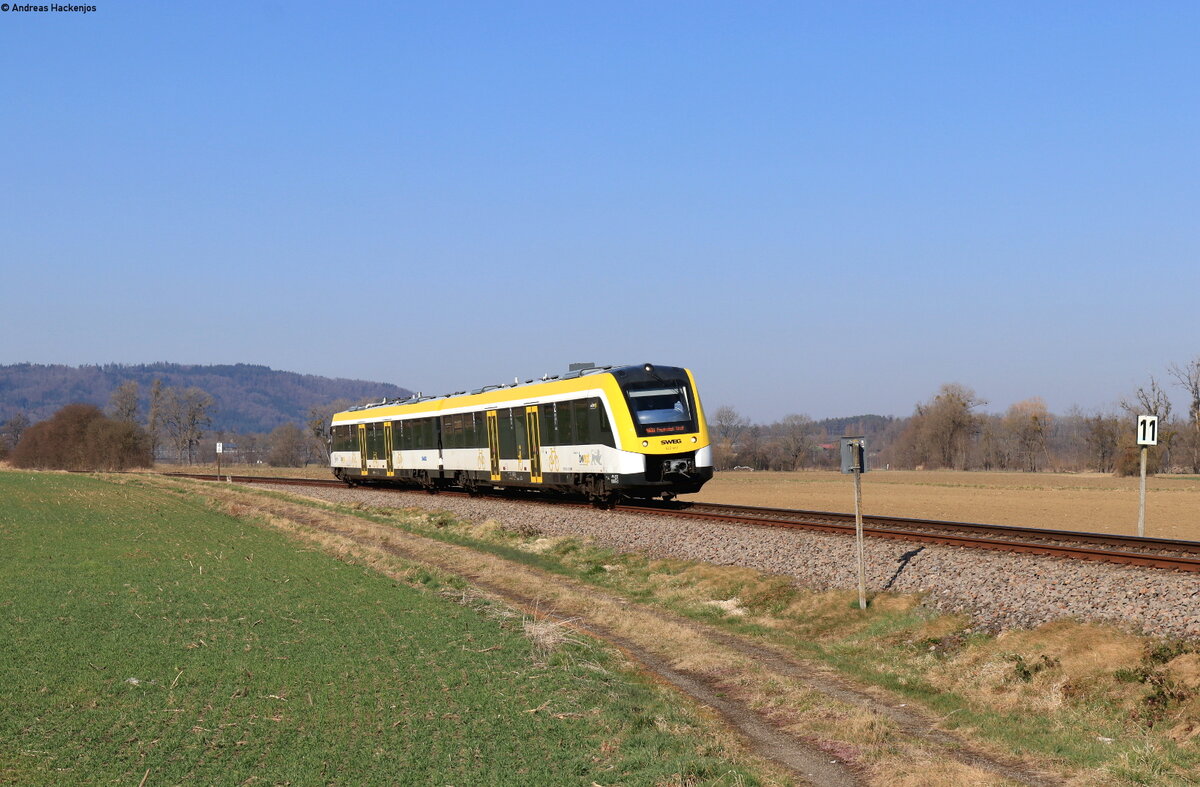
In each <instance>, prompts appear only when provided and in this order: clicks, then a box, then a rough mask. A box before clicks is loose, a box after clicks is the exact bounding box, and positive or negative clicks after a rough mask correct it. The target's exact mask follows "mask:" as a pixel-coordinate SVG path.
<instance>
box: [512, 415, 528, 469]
mask: <svg viewBox="0 0 1200 787" xmlns="http://www.w3.org/2000/svg"><path fill="white" fill-rule="evenodd" d="M512 422H513V439H514V440H515V442H516V445H517V458H518V459H528V458H529V435H528V434H526V433H525V408H524V407H514V408H513V410H512Z"/></svg>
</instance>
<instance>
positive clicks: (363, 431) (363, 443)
mask: <svg viewBox="0 0 1200 787" xmlns="http://www.w3.org/2000/svg"><path fill="white" fill-rule="evenodd" d="M358 462H359V467H360V468H361V470H362V473H361V474H362V475H366V474H367V425H366V424H359V425H358Z"/></svg>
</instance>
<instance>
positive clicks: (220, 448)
mask: <svg viewBox="0 0 1200 787" xmlns="http://www.w3.org/2000/svg"><path fill="white" fill-rule="evenodd" d="M224 448H225V444H224V443H217V480H218V481H220V480H221V454H222V453H224Z"/></svg>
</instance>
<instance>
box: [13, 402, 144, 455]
mask: <svg viewBox="0 0 1200 787" xmlns="http://www.w3.org/2000/svg"><path fill="white" fill-rule="evenodd" d="M10 459H11V461H12V464H13V465H14V466H15V467H24V468H39V469H45V470H126V469H128V468H130V467H149V466H150V465H151V464H153V458H152V456H151V453H150V437H149V435H147V434H146V432H145V430H144V429H142V428H141V427H140V426H138V425H137V424H133V423H129V422H128V421H116V420H114V419H112V418H107V417H105V415H104V414H103V413H101V412H100V410H99V408H97V407H94V406H92V405H90V404H69V405H67V406H66V407H64V408H62V409H61V410H59V411H58V412H57V413H55V414H54V415H53V416H52V417H51V418H50V419H48V420H46V421H42V422H41V423H38V424H34V425H33V426H31V427H29V429H27V430H26V431H25V433H24V434H23V435H21V441H20V442H19V443H17V447H16V448H14V449H13V452H12V455H11V457H10Z"/></svg>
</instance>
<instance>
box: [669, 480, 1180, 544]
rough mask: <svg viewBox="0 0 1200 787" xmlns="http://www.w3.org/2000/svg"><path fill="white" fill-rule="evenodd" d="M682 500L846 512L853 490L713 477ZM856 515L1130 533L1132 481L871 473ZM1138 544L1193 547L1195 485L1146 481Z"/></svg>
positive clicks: (1133, 526)
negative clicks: (1185, 542) (1142, 536)
mask: <svg viewBox="0 0 1200 787" xmlns="http://www.w3.org/2000/svg"><path fill="white" fill-rule="evenodd" d="M687 499H689V500H696V501H704V502H710V503H730V504H736V505H756V506H775V507H780V508H804V509H814V510H819V511H853V510H854V483H853V481H852V480H851V478H850V476H848V475H842V474H841V473H836V472H798V473H768V472H745V471H738V472H733V471H726V472H721V473H717V475H716V477H715V478H714V479H713V480H712V481H710V482H709V483H708V484H707V485H706V486H705V487H704V489H703V490H701V492H700V493H699V494H696V495H689V496H687ZM863 512H864V513H866V514H884V515H892V516H906V517H915V518H918V519H945V520H952V521H962V522H988V523H993V524H1000V525H1021V526H1027V527H1045V528H1050V529H1056V530H1086V531H1096V532H1105V533H1122V534H1133V533H1135V532H1136V531H1137V517H1138V479H1137V478H1115V477H1113V476H1110V475H1101V474H1099V473H1090V474H1084V473H1079V474H1068V473H975V472H965V473H964V472H940V471H911V470H878V471H871V472H868V473H867V474H866V475H865V476H863ZM1146 535H1148V536H1156V537H1161V538H1189V539H1194V540H1200V477H1197V476H1160V477H1155V478H1150V479H1149V480H1148V481H1147V491H1146Z"/></svg>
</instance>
